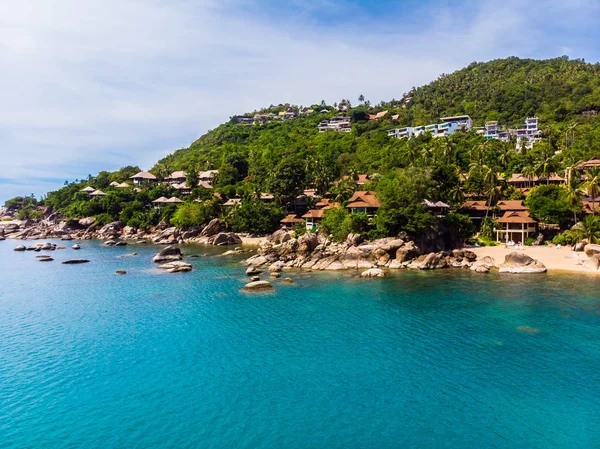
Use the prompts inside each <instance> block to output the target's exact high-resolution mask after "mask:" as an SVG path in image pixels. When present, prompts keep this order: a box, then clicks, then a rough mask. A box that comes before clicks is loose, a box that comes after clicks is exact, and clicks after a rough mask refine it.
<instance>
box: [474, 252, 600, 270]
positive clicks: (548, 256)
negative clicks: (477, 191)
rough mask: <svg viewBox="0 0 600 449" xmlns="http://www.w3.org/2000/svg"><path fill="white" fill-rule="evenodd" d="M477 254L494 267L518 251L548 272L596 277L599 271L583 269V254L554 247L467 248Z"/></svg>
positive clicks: (584, 258) (584, 259) (585, 257)
mask: <svg viewBox="0 0 600 449" xmlns="http://www.w3.org/2000/svg"><path fill="white" fill-rule="evenodd" d="M468 249H469V250H471V251H473V252H474V253H475V254H477V257H478V258H482V257H485V256H490V257H492V258H493V259H494V261H495V264H496V266H498V265H499V264H501V263H502V262H504V257H505V256H506V255H507V254H509V253H511V252H513V251H518V252H522V253H524V254H527V255H528V256H529V257H532V258H533V259H536V260H538V261H540V262H541V263H543V264H544V265H546V268H547V269H548V271H549V272H553V271H568V272H577V273H582V274H589V275H598V274H600V271H591V270H588V269H586V268H584V267H583V263H584V262H585V261H586V260H588V257H587V256H586V255H585V253H583V252H575V251H572V250H571V248H567V247H561V248H557V247H556V246H525V247H523V249H522V250H521V249H519V250H515V249H514V248H505V247H504V245H502V246H482V247H478V248H468Z"/></svg>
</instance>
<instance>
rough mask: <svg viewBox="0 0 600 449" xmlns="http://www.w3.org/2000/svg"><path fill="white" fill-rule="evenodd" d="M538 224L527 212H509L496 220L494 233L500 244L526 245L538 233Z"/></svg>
mask: <svg viewBox="0 0 600 449" xmlns="http://www.w3.org/2000/svg"><path fill="white" fill-rule="evenodd" d="M537 225H538V222H537V220H535V219H534V218H532V217H531V216H530V215H529V212H527V211H509V212H505V213H504V215H503V216H502V217H500V218H498V219H497V220H496V223H495V224H494V231H495V233H496V240H497V241H499V242H502V241H504V242H506V243H508V242H509V241H511V240H512V241H513V242H515V243H519V242H520V243H525V240H527V239H528V238H530V237H533V236H534V235H535V233H536V232H537Z"/></svg>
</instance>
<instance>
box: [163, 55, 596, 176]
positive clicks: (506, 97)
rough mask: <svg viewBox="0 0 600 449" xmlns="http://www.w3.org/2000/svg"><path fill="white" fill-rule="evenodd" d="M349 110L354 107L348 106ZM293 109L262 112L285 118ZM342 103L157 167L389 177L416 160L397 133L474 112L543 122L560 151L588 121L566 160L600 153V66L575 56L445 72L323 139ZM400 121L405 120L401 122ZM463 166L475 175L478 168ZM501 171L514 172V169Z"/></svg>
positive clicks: (201, 142)
mask: <svg viewBox="0 0 600 449" xmlns="http://www.w3.org/2000/svg"><path fill="white" fill-rule="evenodd" d="M342 103H345V101H344V100H340V104H342ZM288 106H289V105H281V106H279V107H272V108H266V109H262V110H260V111H257V112H261V113H264V112H274V113H278V112H280V111H283V110H285V109H286V107H288ZM333 106H334V105H330V106H327V108H328V109H330V110H331V112H330V113H328V114H321V113H319V112H318V111H319V110H321V109H323V107H324V105H313V106H312V107H313V109H314V110H315V112H314V113H312V114H309V115H306V116H299V117H298V118H296V119H293V120H288V121H285V122H282V123H270V124H267V125H264V126H256V127H248V126H239V125H238V124H236V123H234V121H233V120H232V121H230V122H228V123H225V124H223V125H221V126H219V127H217V128H216V129H214V130H211V131H209V132H208V133H206V134H205V135H203V136H202V137H200V138H199V139H198V140H196V141H195V142H193V143H192V145H191V146H190V147H189V148H185V149H181V150H179V151H177V152H175V153H174V154H172V155H170V156H167V157H166V158H164V159H162V160H161V161H159V163H158V164H157V165H156V167H155V169H156V170H158V171H160V170H163V171H164V170H165V168H166V169H167V171H168V170H173V169H188V168H189V167H191V166H194V165H198V166H200V167H201V168H219V167H221V166H224V165H225V166H226V167H227V166H228V165H235V164H230V163H231V162H232V161H236V162H237V165H238V166H241V167H242V170H241V173H239V176H238V177H237V178H236V179H237V180H239V179H241V178H240V177H244V176H245V175H246V174H248V173H249V174H251V175H254V176H255V177H256V179H258V180H260V181H261V182H262V181H264V180H265V175H266V174H267V173H268V172H269V170H271V169H272V168H273V167H275V166H276V165H277V164H278V163H279V162H280V161H281V160H282V159H285V158H288V157H296V158H298V159H300V160H303V161H309V160H311V159H315V158H316V159H319V160H321V161H322V162H323V163H324V164H325V165H326V166H327V167H329V168H331V169H332V170H333V171H334V175H335V176H337V175H340V174H345V173H348V172H350V171H352V170H356V171H384V172H385V171H388V170H390V169H393V168H397V167H402V166H405V165H408V162H409V161H408V160H406V157H405V158H402V156H401V155H400V153H402V152H403V150H404V147H405V146H406V144H407V142H406V141H404V142H401V141H397V140H395V139H390V138H388V137H387V134H386V131H387V130H388V129H390V128H397V127H403V126H416V125H424V124H428V123H436V122H437V121H438V120H439V118H440V117H443V116H451V115H459V114H468V115H470V116H471V118H472V119H473V121H474V125H476V126H477V125H479V126H483V124H484V123H485V121H488V120H498V121H499V122H500V124H501V125H505V126H516V125H519V124H522V123H523V121H524V119H525V118H526V117H531V116H538V117H539V118H540V122H541V128H542V130H544V132H545V136H546V138H548V140H549V142H550V144H551V145H552V147H553V148H555V149H556V150H565V149H567V148H565V136H564V133H565V131H566V130H567V128H568V127H569V126H570V125H571V124H573V123H578V124H579V126H578V128H577V129H576V131H575V136H574V137H575V139H574V140H575V141H574V142H571V141H569V142H568V144H569V150H570V151H569V152H567V154H565V155H564V156H562V157H561V159H563V158H564V159H565V160H566V161H565V163H566V164H569V163H572V162H574V160H579V159H585V158H586V157H588V156H590V157H591V156H593V155H594V154H593V153H594V152H595V151H597V149H596V148H594V146H595V145H597V144H596V142H599V141H600V133H599V128H600V125H599V123H600V122H599V121H598V119H597V118H593V117H591V118H590V117H588V116H587V115H583V113H584V112H586V111H597V110H600V64H588V63H585V62H583V61H581V60H573V61H570V60H568V59H567V58H565V57H562V58H556V59H550V60H542V61H540V60H531V59H519V58H507V59H501V60H495V61H490V62H486V63H473V64H471V65H469V66H468V67H466V68H464V69H462V70H459V71H457V72H455V73H452V74H450V75H441V76H440V77H439V78H438V79H437V80H436V81H433V82H432V83H430V84H428V85H426V86H423V87H419V88H413V89H412V90H411V91H410V92H409V93H407V94H405V96H404V98H402V99H400V100H392V101H390V102H384V103H381V104H379V105H377V106H375V107H369V106H367V105H364V104H359V105H355V106H354V107H352V108H351V109H350V110H349V111H348V113H349V115H350V116H351V117H352V121H353V131H352V133H349V134H347V133H332V132H328V133H319V132H318V130H317V124H318V123H319V121H321V120H322V119H323V118H331V117H333V116H335V115H339V114H338V113H336V112H335V111H334V109H335V108H334V107H333ZM385 110H387V111H388V114H387V115H386V116H385V117H384V118H383V119H380V120H377V121H367V120H365V113H371V114H374V113H377V112H380V111H385ZM250 115H252V114H250ZM395 115H398V119H397V120H392V119H391V117H392V116H395ZM463 140H469V141H472V142H471V144H472V145H475V144H477V142H480V141H481V139H479V140H478V139H463ZM470 146H471V145H470ZM404 152H405V151H404ZM405 156H406V155H405ZM240 161H243V163H240ZM463 162H465V166H464V167H463V168H464V169H466V168H467V167H466V165H468V162H467V161H466V160H465V161H463ZM246 166H247V167H248V173H247V172H246V168H245V167H246ZM512 168H513V169H517V170H519V169H522V168H523V167H522V166H521V167H519V166H516V167H512ZM498 169H499V171H506V170H510V169H511V167H508V166H505V167H498Z"/></svg>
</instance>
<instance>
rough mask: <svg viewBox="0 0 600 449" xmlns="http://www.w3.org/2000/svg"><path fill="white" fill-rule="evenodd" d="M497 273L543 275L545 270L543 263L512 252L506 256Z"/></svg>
mask: <svg viewBox="0 0 600 449" xmlns="http://www.w3.org/2000/svg"><path fill="white" fill-rule="evenodd" d="M498 271H499V272H500V273H519V274H531V273H545V272H546V271H547V270H546V266H545V265H544V264H543V263H541V262H538V261H537V260H535V259H532V258H531V257H529V256H528V255H527V254H523V253H518V252H516V251H514V252H512V253H510V254H507V255H506V257H505V258H504V263H502V264H500V266H499V267H498Z"/></svg>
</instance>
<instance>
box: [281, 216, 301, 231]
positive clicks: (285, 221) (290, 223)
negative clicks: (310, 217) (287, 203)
mask: <svg viewBox="0 0 600 449" xmlns="http://www.w3.org/2000/svg"><path fill="white" fill-rule="evenodd" d="M279 223H281V229H293V228H294V226H296V225H297V224H304V220H303V219H302V218H300V217H297V216H296V215H295V214H290V215H287V216H286V217H284V218H282V219H281V221H280V222H279Z"/></svg>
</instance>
